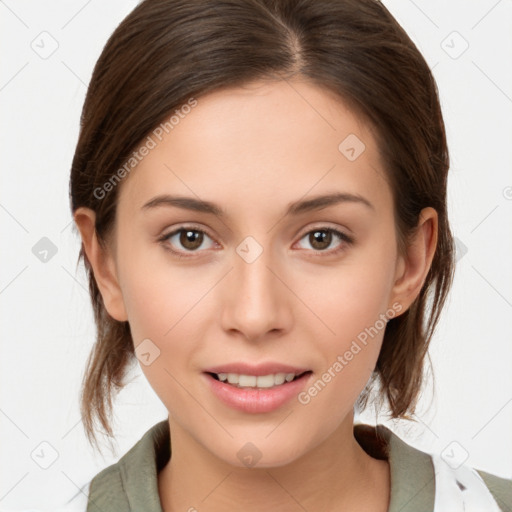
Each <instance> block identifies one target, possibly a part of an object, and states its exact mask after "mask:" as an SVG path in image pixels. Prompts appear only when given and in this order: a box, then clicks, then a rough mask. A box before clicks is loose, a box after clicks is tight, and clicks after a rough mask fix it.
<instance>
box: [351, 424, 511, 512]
mask: <svg viewBox="0 0 512 512" xmlns="http://www.w3.org/2000/svg"><path fill="white" fill-rule="evenodd" d="M355 433H356V434H357V435H356V437H357V438H358V440H359V442H360V444H361V445H362V446H364V447H365V449H366V450H367V451H368V452H369V453H370V454H371V455H373V456H376V457H377V458H387V459H388V461H389V463H390V470H391V502H390V509H389V510H390V511H391V512H395V511H399V510H400V511H405V510H409V509H411V510H425V511H430V512H431V511H435V512H445V511H446V512H464V511H466V512H468V511H483V510H485V511H486V512H510V511H512V479H508V478H503V477H500V476H497V475H494V474H492V473H488V472H485V471H482V470H478V469H476V468H473V467H471V466H468V465H466V464H461V463H460V461H456V460H455V459H454V458H450V457H448V456H447V454H445V453H443V454H439V453H430V452H428V451H424V450H421V449H419V448H417V447H415V446H413V445H412V444H410V443H409V442H407V441H406V440H405V439H402V438H401V437H399V436H398V434H396V433H395V432H394V431H392V430H391V429H390V428H389V427H387V426H385V425H382V424H379V425H377V426H370V425H358V426H357V427H356V430H355Z"/></svg>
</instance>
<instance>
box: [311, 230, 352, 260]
mask: <svg viewBox="0 0 512 512" xmlns="http://www.w3.org/2000/svg"><path fill="white" fill-rule="evenodd" d="M336 238H337V239H338V240H341V241H342V242H344V243H341V244H340V245H339V247H337V248H335V249H334V250H330V251H326V249H327V248H329V246H331V244H332V242H333V241H335V240H336ZM304 239H306V240H307V242H308V243H310V245H311V246H312V248H313V250H314V251H315V252H326V253H327V254H337V253H338V252H340V251H343V250H344V249H345V248H346V245H351V244H352V243H353V242H354V240H353V238H352V237H350V236H348V235H347V234H345V233H343V232H342V231H339V230H337V229H334V228H328V227H324V226H322V227H319V228H316V229H313V230H311V231H308V232H307V233H306V234H305V235H304V236H303V237H302V238H301V240H304Z"/></svg>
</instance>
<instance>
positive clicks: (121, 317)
mask: <svg viewBox="0 0 512 512" xmlns="http://www.w3.org/2000/svg"><path fill="white" fill-rule="evenodd" d="M74 219H75V223H76V226H77V228H78V230H79V232H80V236H81V239H82V244H83V247H84V251H85V254H86V256H87V259H88V260H89V262H90V264H91V267H92V271H93V273H94V278H95V280H96V284H97V286H98V289H99V291H100V293H101V296H102V298H103V303H104V304H105V308H106V310H107V312H108V314H109V315H110V316H111V317H112V318H114V319H115V320H117V321H119V322H124V321H126V320H128V316H127V314H126V310H125V307H124V302H123V295H122V291H121V287H120V286H119V282H118V278H117V272H116V268H115V261H114V257H113V255H112V253H111V251H110V250H107V249H105V248H103V247H102V246H101V245H100V243H99V240H98V236H97V233H96V228H95V225H96V214H95V212H94V211H93V210H91V209H90V208H85V207H80V208H77V210H76V211H75V213H74Z"/></svg>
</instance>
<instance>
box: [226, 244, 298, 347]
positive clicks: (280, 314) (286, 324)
mask: <svg viewBox="0 0 512 512" xmlns="http://www.w3.org/2000/svg"><path fill="white" fill-rule="evenodd" d="M244 249H246V250H245V251H244ZM258 254H259V255H258ZM254 257H255V259H254ZM282 267H283V266H282V265H281V264H279V262H278V261H277V260H276V258H272V254H271V251H270V250H266V249H264V248H263V247H261V246H260V245H259V244H257V243H254V240H253V241H252V243H251V242H249V243H248V245H245V246H244V245H243V244H241V246H239V247H238V248H237V252H235V253H234V255H233V269H232V270H231V272H229V274H228V276H226V280H225V283H224V288H223V304H222V315H221V319H222V327H223V328H224V330H225V331H226V332H228V331H231V332H237V333H239V335H240V336H242V337H245V338H246V339H248V340H249V341H260V340H262V339H264V338H266V337H269V336H276V335H277V334H278V333H279V334H281V335H282V334H283V333H284V332H287V331H288V330H289V329H290V325H291V321H292V311H291V300H292V298H293V294H292V293H291V292H290V289H289V288H288V287H287V285H286V282H285V281H286V277H285V276H283V275H282V274H283V273H284V271H282V270H281V269H282Z"/></svg>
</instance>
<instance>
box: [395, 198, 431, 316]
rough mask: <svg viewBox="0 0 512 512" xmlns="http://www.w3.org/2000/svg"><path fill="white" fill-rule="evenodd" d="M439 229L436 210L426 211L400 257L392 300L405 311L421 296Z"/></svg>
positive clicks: (420, 217) (429, 209) (422, 213)
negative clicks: (404, 252)
mask: <svg viewBox="0 0 512 512" xmlns="http://www.w3.org/2000/svg"><path fill="white" fill-rule="evenodd" d="M437 229H438V219H437V212H436V210H434V209H433V208H431V207H427V208H424V209H423V210H422V211H421V213H420V216H419V221H418V226H417V228H416V231H415V233H414V236H413V237H412V239H411V241H410V243H409V245H408V247H407V249H406V254H405V255H401V256H399V258H398V262H397V266H396V273H395V282H394V286H393V291H392V297H393V301H394V302H399V303H400V304H401V305H402V307H403V310H402V311H403V312H405V311H406V310H407V309H408V308H409V306H410V305H411V304H412V303H413V302H414V300H415V299H416V297H417V296H418V295H419V293H420V291H421V288H422V286H423V284H424V282H425V279H426V277H427V274H428V272H429V270H430V266H431V264H432V260H433V258H434V254H435V251H436V247H437ZM393 301H392V302H393Z"/></svg>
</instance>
